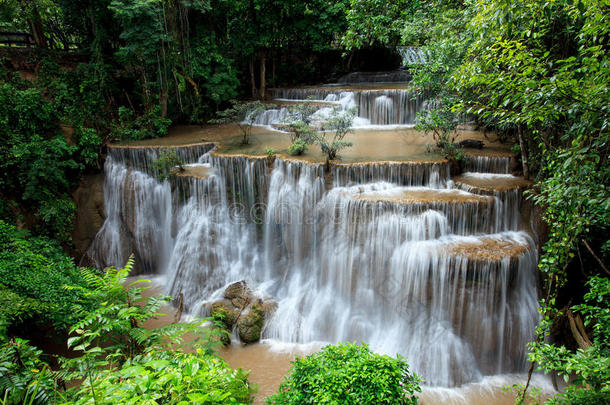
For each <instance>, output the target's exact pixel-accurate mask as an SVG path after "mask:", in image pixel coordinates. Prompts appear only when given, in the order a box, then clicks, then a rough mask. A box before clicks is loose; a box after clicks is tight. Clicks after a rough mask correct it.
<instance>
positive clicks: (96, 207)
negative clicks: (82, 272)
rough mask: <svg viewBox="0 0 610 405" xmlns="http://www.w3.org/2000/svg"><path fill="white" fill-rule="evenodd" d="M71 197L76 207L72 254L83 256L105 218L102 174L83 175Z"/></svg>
mask: <svg viewBox="0 0 610 405" xmlns="http://www.w3.org/2000/svg"><path fill="white" fill-rule="evenodd" d="M72 198H73V200H74V203H75V204H76V207H77V211H76V218H75V219H74V229H73V230H72V240H73V241H74V247H75V252H74V256H75V257H83V255H84V254H85V252H86V251H87V249H88V248H89V246H90V245H91V242H92V241H93V239H94V238H95V235H96V234H97V232H98V231H99V230H100V228H101V227H102V225H103V224H104V221H105V219H106V214H105V212H104V176H103V174H102V173H98V174H93V175H88V176H84V177H83V179H82V180H81V183H80V184H79V186H78V188H77V189H76V191H75V192H74V194H72Z"/></svg>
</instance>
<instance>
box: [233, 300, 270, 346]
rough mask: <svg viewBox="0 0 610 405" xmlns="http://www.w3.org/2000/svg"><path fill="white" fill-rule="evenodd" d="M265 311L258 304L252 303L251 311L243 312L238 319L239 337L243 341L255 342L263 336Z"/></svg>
mask: <svg viewBox="0 0 610 405" xmlns="http://www.w3.org/2000/svg"><path fill="white" fill-rule="evenodd" d="M264 319H265V313H264V312H263V310H262V308H261V306H260V305H258V304H254V305H252V307H251V308H250V312H248V313H247V314H242V315H241V316H240V317H239V319H238V320H237V329H238V331H239V339H240V340H241V341H242V342H243V343H246V344H248V343H255V342H258V341H259V340H260V338H261V331H262V330H263V321H264Z"/></svg>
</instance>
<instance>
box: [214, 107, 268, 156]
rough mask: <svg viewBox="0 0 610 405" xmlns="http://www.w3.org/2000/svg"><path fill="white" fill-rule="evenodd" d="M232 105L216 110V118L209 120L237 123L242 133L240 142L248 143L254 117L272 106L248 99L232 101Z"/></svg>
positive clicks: (254, 120) (218, 122) (216, 122)
mask: <svg viewBox="0 0 610 405" xmlns="http://www.w3.org/2000/svg"><path fill="white" fill-rule="evenodd" d="M232 103H233V106H232V107H231V108H228V109H226V110H224V111H218V112H217V113H216V114H217V115H218V118H216V119H213V120H210V123H212V124H229V123H232V124H237V126H238V127H239V129H240V130H241V133H242V135H243V140H242V142H241V143H242V144H243V145H247V144H249V143H250V135H251V134H252V125H254V123H255V122H256V117H257V116H258V115H259V114H260V113H262V112H263V111H265V110H267V108H273V107H274V106H265V105H264V104H263V103H261V102H260V101H248V102H245V103H240V102H238V101H233V102H232Z"/></svg>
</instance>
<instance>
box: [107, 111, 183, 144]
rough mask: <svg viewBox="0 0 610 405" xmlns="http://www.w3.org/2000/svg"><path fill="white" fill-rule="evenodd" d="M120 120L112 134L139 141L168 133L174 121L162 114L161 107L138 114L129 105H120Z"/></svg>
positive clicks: (124, 139)
mask: <svg viewBox="0 0 610 405" xmlns="http://www.w3.org/2000/svg"><path fill="white" fill-rule="evenodd" d="M118 113H119V122H118V124H117V125H115V128H114V130H113V132H112V136H113V137H114V138H115V139H119V140H121V141H138V140H141V139H148V138H159V137H161V136H164V135H167V130H168V128H169V126H170V125H171V123H172V121H171V120H170V119H169V118H164V117H162V116H161V107H159V106H156V107H154V108H153V109H152V110H151V111H150V112H148V113H144V114H141V115H136V113H135V111H134V110H132V109H130V108H127V107H119V110H118Z"/></svg>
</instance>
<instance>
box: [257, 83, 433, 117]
mask: <svg viewBox="0 0 610 405" xmlns="http://www.w3.org/2000/svg"><path fill="white" fill-rule="evenodd" d="M272 94H273V97H274V98H275V99H278V100H302V101H304V100H311V101H313V102H315V101H324V102H332V103H335V104H336V105H337V106H339V107H340V108H341V109H350V108H356V109H357V111H358V117H359V118H360V120H356V122H355V123H354V124H355V126H356V127H366V126H367V125H413V124H415V118H416V114H417V112H419V111H420V110H421V109H422V108H425V102H424V98H423V97H422V96H421V95H418V94H417V93H415V92H411V91H409V90H407V89H406V88H405V87H404V85H402V86H400V85H396V86H395V87H392V86H381V85H377V87H374V86H373V85H368V87H367V86H353V87H340V88H337V87H332V86H327V87H306V88H296V89H273V91H272ZM324 108H328V107H321V109H324ZM276 111H278V112H277V116H276V117H274V118H276V119H278V118H279V117H281V116H282V115H283V113H282V110H281V109H280V110H276ZM268 114H271V113H268ZM284 114H285V113H284ZM270 118H271V117H266V119H267V122H266V123H267V124H270V123H271V122H269V119H270ZM259 123H260V124H263V122H262V121H261V122H259Z"/></svg>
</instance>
